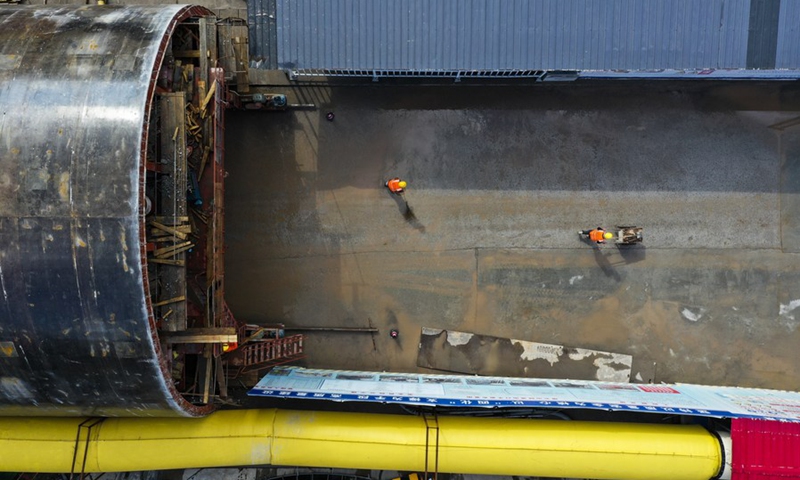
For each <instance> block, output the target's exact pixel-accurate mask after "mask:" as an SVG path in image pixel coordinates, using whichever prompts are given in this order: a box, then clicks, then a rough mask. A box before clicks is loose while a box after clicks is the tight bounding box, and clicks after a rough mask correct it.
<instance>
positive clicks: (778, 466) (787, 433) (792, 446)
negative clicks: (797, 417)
mask: <svg viewBox="0 0 800 480" xmlns="http://www.w3.org/2000/svg"><path fill="white" fill-rule="evenodd" d="M731 440H732V442H733V459H732V462H731V465H732V477H731V478H732V479H733V480H773V479H774V480H788V479H791V478H800V423H789V422H777V421H771V420H754V419H748V418H737V419H733V420H732V421H731Z"/></svg>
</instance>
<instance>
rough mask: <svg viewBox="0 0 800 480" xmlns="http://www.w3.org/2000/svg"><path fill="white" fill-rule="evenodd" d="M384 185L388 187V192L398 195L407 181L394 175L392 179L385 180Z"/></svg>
mask: <svg viewBox="0 0 800 480" xmlns="http://www.w3.org/2000/svg"><path fill="white" fill-rule="evenodd" d="M384 185H386V188H388V189H389V191H390V192H392V193H396V194H398V195H399V194H401V193H403V192H404V191H405V189H406V187H407V186H408V183H407V182H406V181H405V180H400V178H398V177H394V178H393V179H391V180H389V181H388V182H386V183H385V184H384Z"/></svg>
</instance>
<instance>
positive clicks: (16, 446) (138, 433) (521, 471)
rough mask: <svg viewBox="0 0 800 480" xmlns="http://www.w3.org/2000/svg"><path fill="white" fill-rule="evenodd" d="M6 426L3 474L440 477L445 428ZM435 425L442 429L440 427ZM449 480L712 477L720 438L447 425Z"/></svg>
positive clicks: (678, 432)
mask: <svg viewBox="0 0 800 480" xmlns="http://www.w3.org/2000/svg"><path fill="white" fill-rule="evenodd" d="M82 421H85V419H73V418H57V419H53V418H44V417H41V418H10V417H9V418H0V470H2V471H17V472H52V473H64V472H69V471H71V470H73V467H72V465H73V455H75V465H76V466H75V471H80V470H81V465H82V464H83V461H84V458H83V452H84V449H85V447H86V445H87V443H86V438H87V433H88V436H89V442H88V453H87V455H86V459H85V460H86V467H85V471H86V472H116V471H139V470H162V469H181V468H200V467H223V466H248V465H267V464H272V465H292V466H308V467H336V468H352V469H372V470H404V471H424V470H425V469H426V468H425V452H426V439H425V437H426V433H427V434H428V447H427V449H428V456H429V465H428V468H427V469H428V470H429V471H432V470H433V469H434V461H435V458H436V447H435V446H436V430H435V429H434V428H430V429H426V425H425V420H424V419H423V418H421V417H414V416H402V415H374V414H362V413H340V412H303V411H289V410H232V411H222V412H217V413H214V414H212V415H210V416H208V417H206V418H201V419H192V418H113V419H112V418H109V419H106V420H104V421H103V422H102V423H100V424H98V425H96V426H94V427H92V428H91V430H89V429H87V428H82V429H80V431H81V435H80V441H78V442H77V445H78V448H77V453H76V449H75V445H76V441H75V440H76V435H77V434H78V431H79V428H78V425H79V424H80V423H81V422H82ZM428 423H429V424H430V425H431V427H433V426H434V425H435V424H436V422H435V421H429V422H428ZM438 427H439V448H438V456H439V471H440V472H448V473H471V474H485V475H522V476H545V477H573V478H575V477H578V478H614V479H627V478H630V479H671V480H677V479H698V480H699V479H703V480H705V479H709V478H712V477H714V476H715V475H716V474H717V473H718V471H719V469H720V465H721V459H722V451H721V446H720V444H719V442H718V441H717V439H716V437H714V436H713V435H712V434H710V433H708V432H707V431H706V430H704V429H703V428H701V427H699V426H693V425H646V424H627V423H604V422H575V421H555V420H525V419H499V418H472V417H439V419H438Z"/></svg>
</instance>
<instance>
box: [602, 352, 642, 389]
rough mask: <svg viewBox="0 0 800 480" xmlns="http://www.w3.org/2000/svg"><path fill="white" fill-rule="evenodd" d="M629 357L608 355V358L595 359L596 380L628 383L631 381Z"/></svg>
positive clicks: (630, 361) (630, 359) (630, 358)
mask: <svg viewBox="0 0 800 480" xmlns="http://www.w3.org/2000/svg"><path fill="white" fill-rule="evenodd" d="M631 363H633V358H632V357H631V356H630V355H620V354H617V353H612V354H610V357H606V356H602V357H599V358H596V359H595V361H594V365H595V366H596V367H597V379H598V380H602V381H604V382H629V381H630V379H631Z"/></svg>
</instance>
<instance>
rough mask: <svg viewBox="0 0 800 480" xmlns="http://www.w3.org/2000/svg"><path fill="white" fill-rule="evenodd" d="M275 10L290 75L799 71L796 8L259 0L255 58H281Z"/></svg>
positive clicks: (701, 1) (717, 1) (624, 0)
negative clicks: (270, 28)
mask: <svg viewBox="0 0 800 480" xmlns="http://www.w3.org/2000/svg"><path fill="white" fill-rule="evenodd" d="M271 2H274V4H275V16H276V18H275V27H274V28H275V32H274V37H273V39H274V41H275V42H276V43H277V65H278V67H280V68H284V69H289V70H303V69H317V70H321V69H328V70H343V71H354V70H363V71H370V70H380V71H416V72H427V71H430V72H433V71H462V72H463V71H469V70H480V71H496V70H503V71H509V70H527V71H542V70H549V71H553V70H580V71H585V70H629V71H641V70H658V69H672V70H683V69H698V70H701V69H743V68H748V60H750V63H752V64H753V66H754V67H755V68H758V66H761V65H763V64H765V63H764V62H765V61H766V64H775V61H776V58H775V56H776V55H777V58H778V59H779V61H778V62H777V63H778V65H777V67H778V68H798V67H800V56H798V51H799V50H798V49H800V47H798V42H797V36H798V35H799V34H798V28H799V27H798V24H800V5H798V3H800V2H795V1H789V0H783V2H781V1H780V0H647V1H643V0H252V1H250V2H248V5H249V6H248V8H249V9H250V12H251V24H252V25H251V28H252V29H253V30H254V31H255V32H254V33H255V39H256V40H255V41H251V45H252V49H253V51H252V52H251V53H252V55H253V56H254V57H265V56H268V55H269V51H268V50H269V48H273V46H272V45H268V42H266V43H265V38H266V37H265V36H263V35H262V34H261V32H260V31H259V30H260V29H263V28H266V27H265V23H264V22H263V21H262V22H261V23H259V21H258V15H260V14H259V13H258V12H264V11H266V10H267V9H268V4H270V3H271ZM778 15H779V18H778ZM254 19H255V20H256V21H255V22H254ZM779 33H780V34H779ZM776 36H777V37H778V38H777V39H776ZM784 36H786V38H784ZM776 50H777V54H776ZM748 52H749V53H750V58H749V59H748ZM770 52H772V55H773V56H772V58H767V59H766V60H765V59H764V58H762V57H763V55H764V54H766V55H769V54H770ZM762 68H763V67H762Z"/></svg>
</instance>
